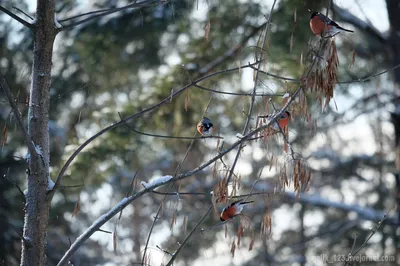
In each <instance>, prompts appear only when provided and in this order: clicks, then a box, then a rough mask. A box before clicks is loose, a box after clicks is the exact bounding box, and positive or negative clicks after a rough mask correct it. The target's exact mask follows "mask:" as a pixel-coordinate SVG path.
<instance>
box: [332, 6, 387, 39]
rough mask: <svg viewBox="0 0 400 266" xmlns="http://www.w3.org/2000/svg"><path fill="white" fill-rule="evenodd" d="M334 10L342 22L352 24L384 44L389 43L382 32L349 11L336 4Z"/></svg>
mask: <svg viewBox="0 0 400 266" xmlns="http://www.w3.org/2000/svg"><path fill="white" fill-rule="evenodd" d="M332 8H333V10H334V11H335V14H336V15H337V16H338V17H339V18H340V19H341V20H342V21H344V22H347V23H350V24H352V25H354V26H355V27H357V28H359V29H361V30H363V31H365V32H366V33H368V34H369V35H370V36H372V37H374V38H375V39H377V40H379V41H380V42H381V43H383V44H386V43H387V39H388V38H387V36H385V35H384V34H383V33H382V32H380V31H379V30H378V29H377V28H375V27H374V26H373V25H371V24H370V23H368V22H365V21H363V20H361V19H359V18H358V17H356V16H354V15H353V14H352V13H350V12H349V11H348V10H347V9H344V8H341V7H339V6H338V5H336V4H333V6H332Z"/></svg>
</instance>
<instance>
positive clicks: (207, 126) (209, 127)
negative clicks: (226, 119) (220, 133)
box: [197, 117, 214, 137]
mask: <svg viewBox="0 0 400 266" xmlns="http://www.w3.org/2000/svg"><path fill="white" fill-rule="evenodd" d="M197 131H199V133H200V134H201V135H202V136H206V137H208V136H211V135H212V133H213V131H214V125H213V123H211V120H210V119H209V118H208V117H203V118H202V119H201V120H200V122H199V123H197Z"/></svg>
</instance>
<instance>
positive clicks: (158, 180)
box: [140, 175, 172, 188]
mask: <svg viewBox="0 0 400 266" xmlns="http://www.w3.org/2000/svg"><path fill="white" fill-rule="evenodd" d="M171 179H172V175H165V176H160V177H156V178H154V179H152V180H150V181H149V182H148V183H147V182H145V181H142V182H140V184H142V186H143V187H144V188H149V187H153V186H159V185H161V184H164V183H167V182H168V181H169V180H171Z"/></svg>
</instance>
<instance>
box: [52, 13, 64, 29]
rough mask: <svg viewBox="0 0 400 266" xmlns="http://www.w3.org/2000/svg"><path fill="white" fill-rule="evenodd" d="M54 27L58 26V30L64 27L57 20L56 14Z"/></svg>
mask: <svg viewBox="0 0 400 266" xmlns="http://www.w3.org/2000/svg"><path fill="white" fill-rule="evenodd" d="M54 25H56V28H57V29H62V25H61V24H60V22H58V20H57V16H56V13H54Z"/></svg>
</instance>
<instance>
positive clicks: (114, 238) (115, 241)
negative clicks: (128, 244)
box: [113, 230, 117, 253]
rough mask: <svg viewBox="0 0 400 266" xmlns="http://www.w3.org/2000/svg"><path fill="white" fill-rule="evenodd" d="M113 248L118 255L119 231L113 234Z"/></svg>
mask: <svg viewBox="0 0 400 266" xmlns="http://www.w3.org/2000/svg"><path fill="white" fill-rule="evenodd" d="M113 248H114V253H117V230H115V231H114V232H113Z"/></svg>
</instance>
